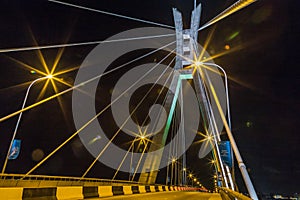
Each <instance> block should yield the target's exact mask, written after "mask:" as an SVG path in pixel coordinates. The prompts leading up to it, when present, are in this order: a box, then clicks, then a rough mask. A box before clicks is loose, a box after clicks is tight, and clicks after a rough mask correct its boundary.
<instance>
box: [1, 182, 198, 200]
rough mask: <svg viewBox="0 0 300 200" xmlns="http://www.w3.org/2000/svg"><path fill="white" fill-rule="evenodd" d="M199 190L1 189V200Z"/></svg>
mask: <svg viewBox="0 0 300 200" xmlns="http://www.w3.org/2000/svg"><path fill="white" fill-rule="evenodd" d="M195 190H199V188H190V187H179V186H154V185H146V186H139V185H132V186H62V187H40V188H22V187H17V188H9V187H7V188H6V187H2V188H0V199H1V200H2V199H3V200H4V199H5V200H21V199H25V200H30V199H35V198H45V199H47V200H67V199H86V198H97V197H110V196H117V195H130V194H142V193H152V192H166V191H195Z"/></svg>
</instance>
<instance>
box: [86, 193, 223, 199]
mask: <svg viewBox="0 0 300 200" xmlns="http://www.w3.org/2000/svg"><path fill="white" fill-rule="evenodd" d="M96 199H98V200H103V199H107V200H117V199H118V200H120V199H122V200H123V199H130V200H156V199H157V200H168V199H172V200H186V199H188V200H222V198H221V196H220V195H219V194H217V193H214V194H212V193H201V192H180V191H179V192H157V193H146V194H133V195H120V196H114V197H102V198H91V200H96Z"/></svg>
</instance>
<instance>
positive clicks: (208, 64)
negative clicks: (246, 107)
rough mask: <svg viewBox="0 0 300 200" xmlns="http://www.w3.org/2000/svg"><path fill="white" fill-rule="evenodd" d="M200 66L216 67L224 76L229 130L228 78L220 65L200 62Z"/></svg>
mask: <svg viewBox="0 0 300 200" xmlns="http://www.w3.org/2000/svg"><path fill="white" fill-rule="evenodd" d="M200 65H207V66H214V67H217V68H218V69H220V70H221V71H222V72H223V74H224V78H225V92H226V106H227V119H228V125H229V128H230V129H231V116H230V106H229V92H228V77H227V74H226V72H225V70H224V69H223V68H222V67H221V66H220V65H217V64H215V63H202V62H201V63H200Z"/></svg>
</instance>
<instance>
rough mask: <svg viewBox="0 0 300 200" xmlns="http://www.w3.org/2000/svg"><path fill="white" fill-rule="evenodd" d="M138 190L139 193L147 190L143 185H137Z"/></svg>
mask: <svg viewBox="0 0 300 200" xmlns="http://www.w3.org/2000/svg"><path fill="white" fill-rule="evenodd" d="M139 191H140V193H146V192H147V191H146V188H145V186H139Z"/></svg>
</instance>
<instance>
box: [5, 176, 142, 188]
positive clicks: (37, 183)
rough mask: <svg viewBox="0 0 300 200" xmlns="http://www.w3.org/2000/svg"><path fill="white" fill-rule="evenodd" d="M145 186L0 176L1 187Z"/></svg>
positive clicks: (61, 178)
mask: <svg viewBox="0 0 300 200" xmlns="http://www.w3.org/2000/svg"><path fill="white" fill-rule="evenodd" d="M104 185H116V186H118V185H123V186H124V185H143V184H142V183H139V182H135V181H125V180H110V179H98V178H80V177H66V176H48V175H28V176H26V177H24V174H0V187H56V186H104Z"/></svg>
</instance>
